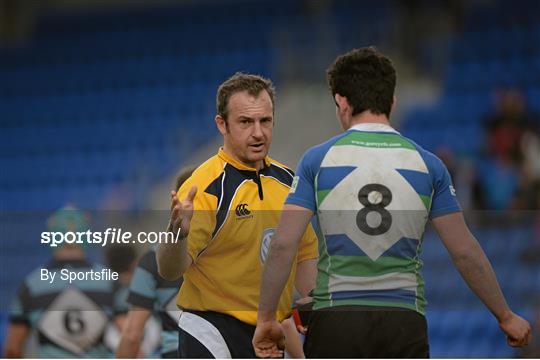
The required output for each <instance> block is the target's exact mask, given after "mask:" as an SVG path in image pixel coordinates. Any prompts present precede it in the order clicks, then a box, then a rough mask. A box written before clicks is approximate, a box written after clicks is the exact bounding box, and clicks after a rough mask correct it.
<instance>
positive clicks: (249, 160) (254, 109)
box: [216, 91, 274, 169]
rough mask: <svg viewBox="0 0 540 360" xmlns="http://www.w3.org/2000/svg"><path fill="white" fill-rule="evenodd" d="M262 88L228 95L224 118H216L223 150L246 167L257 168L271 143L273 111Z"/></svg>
mask: <svg viewBox="0 0 540 360" xmlns="http://www.w3.org/2000/svg"><path fill="white" fill-rule="evenodd" d="M273 110H274V109H273V107H272V100H271V99H270V95H268V93H267V92H266V91H262V92H261V93H260V94H258V95H257V96H252V95H250V94H248V93H247V92H246V91H242V92H237V93H235V94H233V95H232V96H231V97H230V98H229V104H228V115H227V121H226V122H225V120H224V119H222V118H221V117H220V116H217V117H216V123H217V125H218V128H219V131H220V132H221V134H222V135H223V137H224V150H225V152H227V153H228V154H229V155H232V156H233V157H235V158H236V159H237V160H239V161H240V162H242V163H244V164H245V165H247V166H249V167H253V168H256V169H261V168H262V167H263V164H264V163H263V160H264V158H265V156H266V155H267V154H268V150H269V148H270V144H271V143H272V129H273V127H274V114H273V113H274V111H273Z"/></svg>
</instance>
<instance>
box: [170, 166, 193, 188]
mask: <svg viewBox="0 0 540 360" xmlns="http://www.w3.org/2000/svg"><path fill="white" fill-rule="evenodd" d="M196 168H197V167H196V166H186V167H185V168H183V169H182V170H180V172H179V173H178V176H177V177H176V179H175V181H174V191H178V189H180V187H181V186H182V184H184V182H185V181H186V180H187V179H189V177H190V176H191V174H193V171H195V169H196Z"/></svg>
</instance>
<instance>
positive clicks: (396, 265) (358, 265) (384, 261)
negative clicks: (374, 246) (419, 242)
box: [330, 255, 418, 276]
mask: <svg viewBox="0 0 540 360" xmlns="http://www.w3.org/2000/svg"><path fill="white" fill-rule="evenodd" d="M330 261H331V267H332V273H333V274H336V275H341V276H379V275H384V274H388V273H395V272H414V271H415V269H416V268H417V266H418V263H417V262H416V261H415V260H414V259H402V258H396V257H390V256H381V257H380V258H378V259H377V260H376V261H373V260H371V259H370V258H369V257H368V256H343V255H334V256H332V257H331V259H330Z"/></svg>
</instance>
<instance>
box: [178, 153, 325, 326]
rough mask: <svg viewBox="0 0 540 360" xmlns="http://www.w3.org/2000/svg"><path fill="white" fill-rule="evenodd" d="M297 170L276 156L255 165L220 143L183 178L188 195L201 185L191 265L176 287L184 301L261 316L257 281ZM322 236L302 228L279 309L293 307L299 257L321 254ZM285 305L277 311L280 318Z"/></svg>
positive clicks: (247, 318) (193, 306)
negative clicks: (319, 241) (214, 152)
mask: <svg viewBox="0 0 540 360" xmlns="http://www.w3.org/2000/svg"><path fill="white" fill-rule="evenodd" d="M292 181H293V172H292V171H291V170H290V169H288V168H287V167H285V166H284V165H282V164H280V163H278V162H277V161H275V160H273V159H271V158H270V157H266V158H265V166H264V168H263V169H261V170H259V171H257V170H256V169H254V168H250V167H247V166H245V165H243V164H241V163H240V162H238V161H237V160H235V159H233V158H232V157H231V156H229V155H228V154H226V153H225V152H224V151H223V149H220V150H219V152H218V154H217V155H216V156H213V157H212V158H210V159H209V160H207V161H206V162H205V163H203V164H202V165H201V166H200V167H199V168H197V169H196V170H195V171H194V172H193V174H192V176H191V177H190V178H189V179H188V180H187V181H186V182H185V183H184V184H183V185H182V187H181V188H180V189H179V191H178V198H179V199H180V200H183V199H185V198H186V196H187V193H188V192H189V190H190V189H191V187H192V186H194V185H195V186H197V189H198V190H197V195H196V196H195V200H194V214H193V218H192V220H191V224H190V231H189V235H188V240H187V241H188V252H189V254H190V256H191V257H192V259H193V263H192V265H191V266H190V267H189V268H188V270H187V271H186V272H185V273H184V283H183V285H182V287H181V289H180V293H179V295H178V305H179V306H180V307H181V308H183V309H190V310H201V311H216V312H220V313H225V314H228V315H231V316H234V317H236V318H237V319H239V320H241V321H243V322H245V323H249V324H253V325H255V324H256V321H257V307H258V304H259V292H260V281H261V276H262V270H263V266H264V261H265V260H266V256H267V253H268V249H269V244H270V241H271V237H272V235H273V234H274V231H275V229H276V228H277V225H278V222H279V218H280V215H281V210H282V208H283V204H284V202H285V198H286V197H287V194H288V193H289V189H290V186H291V184H292ZM317 256H318V253H317V238H316V236H315V233H314V231H313V229H312V227H311V226H309V228H308V230H307V231H306V233H305V234H304V236H303V238H302V240H301V242H300V245H299V248H298V253H297V259H296V262H295V265H294V266H293V268H292V272H291V275H290V277H289V280H288V282H287V286H286V287H285V290H284V291H283V294H282V297H281V300H280V304H279V309H280V310H283V309H290V308H291V303H292V292H293V285H294V277H295V274H296V264H298V263H300V262H302V261H305V260H311V259H316V258H317ZM287 315H288V313H287V311H279V312H278V316H279V317H280V320H282V319H283V318H284V317H285V316H287Z"/></svg>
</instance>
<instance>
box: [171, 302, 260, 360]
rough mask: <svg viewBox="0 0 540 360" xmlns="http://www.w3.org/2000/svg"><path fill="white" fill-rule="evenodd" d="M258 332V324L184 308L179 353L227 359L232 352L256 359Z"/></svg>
mask: <svg viewBox="0 0 540 360" xmlns="http://www.w3.org/2000/svg"><path fill="white" fill-rule="evenodd" d="M184 315H186V317H184ZM186 318H187V319H189V322H187V321H186ZM204 320H206V322H205V321H204ZM208 323H210V324H211V326H208ZM216 331H217V332H219V333H217V332H216ZM254 333H255V326H253V325H250V324H246V323H244V322H242V321H240V320H238V319H236V318H235V317H232V316H229V315H225V314H221V313H217V312H211V311H191V310H189V311H184V314H182V317H181V318H180V332H179V345H178V356H179V357H180V358H199V359H201V358H202V359H211V358H215V357H222V358H223V357H224V358H227V357H228V355H229V356H230V357H232V358H255V352H254V351H253V345H252V343H251V341H252V339H253V334H254ZM220 334H221V336H220ZM216 335H217V336H216Z"/></svg>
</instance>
